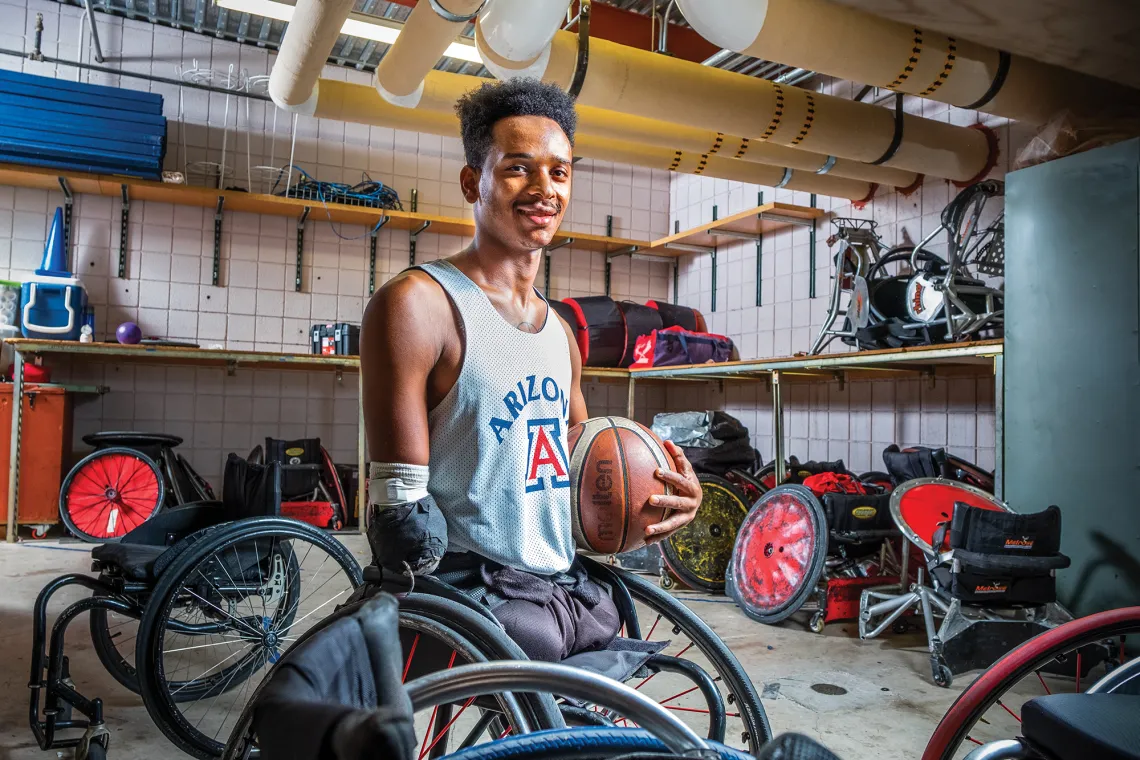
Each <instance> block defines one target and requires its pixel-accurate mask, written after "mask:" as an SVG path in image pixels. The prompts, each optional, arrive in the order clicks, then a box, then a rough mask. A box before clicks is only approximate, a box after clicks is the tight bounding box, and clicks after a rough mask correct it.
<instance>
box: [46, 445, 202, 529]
mask: <svg viewBox="0 0 1140 760" xmlns="http://www.w3.org/2000/svg"><path fill="white" fill-rule="evenodd" d="M83 442H84V443H86V444H87V445H88V446H91V447H93V448H94V449H95V450H94V451H93V452H91V453H90V454H88V455H87V456H86V457H84V458H83V459H82V460H80V461H79V463H78V464H76V465H75V467H73V468H71V471H70V472H69V473H68V474H67V477H65V478H64V481H63V484H62V485H61V486H60V489H59V516H60V520H62V521H63V524H64V525H65V526H66V527H67V529H68V530H69V531H70V532H71V534H72V535H74V536H76V537H78V538H81V539H83V540H84V541H87V542H90V543H102V542H107V541H118V540H119V539H121V538H122V537H123V536H124V535H126V533H127V532H128V531H130V530H132V529H134V528H137V527H138V526H139V525H141V524H142V523H144V522H146V521H147V520H149V519H150V518H151V517H152V516H154V515H155V514H156V513H158V512H159V511H160V510H162V509H164V508H173V507H179V506H182V505H184V504H192V503H195V502H199V501H212V500H213V499H214V490H213V488H211V486H210V484H209V483H207V482H206V480H205V479H204V478H203V477H202V476H201V475H199V474H198V473H197V472H196V471H195V470H194V468H193V467H191V466H190V463H189V462H188V461H186V458H185V457H183V456H182V455H181V454H179V453H177V452H175V449H176V448H177V447H178V446H179V445H181V444H182V439H181V438H179V437H178V436H176V435H166V434H165V433H138V432H103V433H92V434H91V435H87V436H84V437H83Z"/></svg>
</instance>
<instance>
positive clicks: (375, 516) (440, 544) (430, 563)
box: [368, 494, 447, 575]
mask: <svg viewBox="0 0 1140 760" xmlns="http://www.w3.org/2000/svg"><path fill="white" fill-rule="evenodd" d="M368 509H369V521H368V544H369V545H370V546H371V547H372V558H373V559H372V561H373V562H374V563H375V564H377V565H379V566H380V567H382V568H384V569H385V570H390V571H392V572H396V573H404V574H406V573H407V572H408V571H409V570H410V571H411V573H412V574H413V575H430V574H431V573H433V572H435V569H436V567H438V566H439V561H440V560H441V559H443V554H444V552H446V551H447V520H446V519H444V516H443V512H441V511H440V509H439V507H438V506H437V505H436V503H435V499H434V498H432V496H431V495H430V494H429V495H427V496H425V497H424V498H422V499H420V500H419V501H411V502H408V503H406V504H394V505H383V506H381V505H377V504H372V505H369V507H368Z"/></svg>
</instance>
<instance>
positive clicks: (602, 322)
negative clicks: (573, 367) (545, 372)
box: [563, 296, 625, 367]
mask: <svg viewBox="0 0 1140 760" xmlns="http://www.w3.org/2000/svg"><path fill="white" fill-rule="evenodd" d="M563 303H565V304H566V305H567V306H569V307H570V308H571V310H572V311H573V312H574V319H575V321H574V322H572V323H571V324H572V325H573V324H576V325H577V328H578V329H577V336H578V351H579V352H580V353H581V354H582V364H583V365H585V366H590V367H617V366H618V365H620V364H621V359H622V355H623V354H624V353H625V317H623V316H622V313H621V309H619V308H618V305H617V303H616V302H615V301H614V299H612V298H610V297H609V296H585V297H583V298H566V299H563Z"/></svg>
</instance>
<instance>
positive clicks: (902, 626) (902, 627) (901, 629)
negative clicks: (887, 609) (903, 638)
mask: <svg viewBox="0 0 1140 760" xmlns="http://www.w3.org/2000/svg"><path fill="white" fill-rule="evenodd" d="M891 630H892V631H894V632H895V633H897V634H899V635H902V634H904V633H906V632H907V631H909V630H910V625H908V624H907V622H906V621H905V620H899V621H897V622H896V623H895V624H894V625H892V626H891Z"/></svg>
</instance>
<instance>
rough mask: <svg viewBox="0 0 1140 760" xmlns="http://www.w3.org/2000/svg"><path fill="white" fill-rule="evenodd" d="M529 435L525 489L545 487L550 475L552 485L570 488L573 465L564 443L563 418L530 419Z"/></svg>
mask: <svg viewBox="0 0 1140 760" xmlns="http://www.w3.org/2000/svg"><path fill="white" fill-rule="evenodd" d="M526 436H527V458H526V462H527V464H526V492H527V493H531V492H532V491H543V490H545V489H546V481H547V479H548V478H549V480H550V487H551V488H569V487H570V474H569V472H570V468H569V467H568V466H567V463H566V451H565V449H564V448H563V446H562V421H561V420H559V419H557V418H548V419H541V420H528V421H527V423H526Z"/></svg>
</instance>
